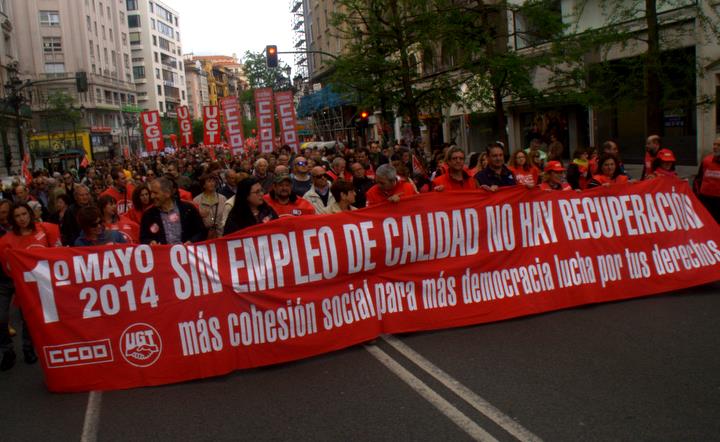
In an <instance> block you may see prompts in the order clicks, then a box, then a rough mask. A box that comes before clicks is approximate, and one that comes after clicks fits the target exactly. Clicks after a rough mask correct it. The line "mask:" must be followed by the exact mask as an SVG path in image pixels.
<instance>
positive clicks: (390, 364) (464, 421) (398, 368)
mask: <svg viewBox="0 0 720 442" xmlns="http://www.w3.org/2000/svg"><path fill="white" fill-rule="evenodd" d="M365 350H367V351H368V352H369V353H370V354H371V355H373V356H374V357H375V359H377V360H378V361H380V363H382V364H383V365H384V366H385V367H387V369H388V370H390V371H391V372H393V373H394V374H395V375H397V377H399V378H400V379H402V380H403V382H405V383H406V384H408V385H409V386H410V387H411V388H412V389H413V390H415V391H416V392H417V393H418V394H420V396H422V397H423V398H425V400H427V401H428V402H430V403H431V404H432V405H433V406H434V407H435V408H437V409H438V410H439V411H440V412H441V413H442V414H444V415H445V416H447V417H448V418H449V419H450V420H451V421H453V422H454V423H455V424H456V425H457V426H458V427H460V428H461V429H462V430H463V431H464V432H466V433H467V434H468V435H470V437H472V438H473V439H475V440H481V441H495V442H497V439H495V438H494V437H492V435H490V433H488V432H487V431H485V430H484V429H482V428H481V427H480V426H479V425H478V424H476V423H475V422H474V421H473V420H472V419H470V418H469V417H467V416H466V415H465V414H463V412H462V411H460V410H458V409H457V408H455V407H454V406H453V405H452V404H451V403H450V402H448V401H446V400H445V399H443V398H442V397H441V396H440V395H439V394H437V393H436V392H435V391H433V390H432V389H431V388H430V387H428V386H427V384H425V383H424V382H423V381H421V380H420V379H418V378H417V377H415V376H414V375H413V374H412V373H410V372H409V371H408V370H407V369H405V367H403V366H402V365H400V364H399V363H398V362H397V361H395V360H394V359H393V358H392V357H390V355H388V354H387V353H385V352H384V351H382V350H380V348H378V347H376V346H374V345H366V346H365Z"/></svg>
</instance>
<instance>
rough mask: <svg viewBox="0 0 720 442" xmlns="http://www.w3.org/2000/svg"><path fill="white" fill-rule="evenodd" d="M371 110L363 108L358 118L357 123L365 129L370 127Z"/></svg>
mask: <svg viewBox="0 0 720 442" xmlns="http://www.w3.org/2000/svg"><path fill="white" fill-rule="evenodd" d="M369 120H370V112H368V111H366V110H363V111H360V112H359V113H358V118H357V120H356V122H355V125H356V126H357V127H358V128H360V129H365V128H367V127H368V124H369V123H370V121H369Z"/></svg>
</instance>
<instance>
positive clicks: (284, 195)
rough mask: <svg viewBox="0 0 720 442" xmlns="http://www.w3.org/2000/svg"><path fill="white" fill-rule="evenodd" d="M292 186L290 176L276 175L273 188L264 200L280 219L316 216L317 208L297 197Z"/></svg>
mask: <svg viewBox="0 0 720 442" xmlns="http://www.w3.org/2000/svg"><path fill="white" fill-rule="evenodd" d="M292 186H293V181H292V178H290V175H287V174H283V175H275V179H274V183H273V188H272V189H271V190H270V193H268V194H266V195H265V196H263V198H264V199H265V202H267V203H268V204H269V205H270V207H272V208H273V210H275V212H277V214H278V216H279V217H283V216H300V215H314V214H315V207H313V205H312V204H310V203H309V202H308V201H307V200H306V199H304V198H302V197H299V196H297V195H295V194H294V193H293V191H292Z"/></svg>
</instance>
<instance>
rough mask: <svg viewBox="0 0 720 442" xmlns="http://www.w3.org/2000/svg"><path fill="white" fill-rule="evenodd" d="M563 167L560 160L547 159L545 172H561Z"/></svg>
mask: <svg viewBox="0 0 720 442" xmlns="http://www.w3.org/2000/svg"><path fill="white" fill-rule="evenodd" d="M564 170H565V168H564V167H563V165H562V163H561V162H560V161H548V162H547V164H545V172H563V171H564Z"/></svg>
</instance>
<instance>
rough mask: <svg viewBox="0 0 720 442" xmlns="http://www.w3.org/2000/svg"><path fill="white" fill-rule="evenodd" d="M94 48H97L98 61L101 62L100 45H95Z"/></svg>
mask: <svg viewBox="0 0 720 442" xmlns="http://www.w3.org/2000/svg"><path fill="white" fill-rule="evenodd" d="M95 48H97V54H98V61H101V60H100V45H95Z"/></svg>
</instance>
